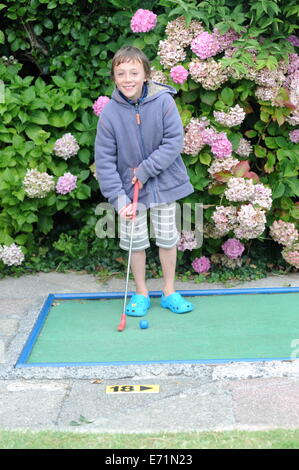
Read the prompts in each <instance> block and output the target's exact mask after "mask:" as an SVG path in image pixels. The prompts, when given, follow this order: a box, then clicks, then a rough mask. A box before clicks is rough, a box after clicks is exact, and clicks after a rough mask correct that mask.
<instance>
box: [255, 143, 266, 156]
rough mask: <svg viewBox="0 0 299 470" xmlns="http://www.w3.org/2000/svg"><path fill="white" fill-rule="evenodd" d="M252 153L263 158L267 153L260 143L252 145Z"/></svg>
mask: <svg viewBox="0 0 299 470" xmlns="http://www.w3.org/2000/svg"><path fill="white" fill-rule="evenodd" d="M254 154H255V155H256V156H257V157H258V158H265V156H266V155H267V150H266V149H265V148H264V147H261V146H260V145H254Z"/></svg>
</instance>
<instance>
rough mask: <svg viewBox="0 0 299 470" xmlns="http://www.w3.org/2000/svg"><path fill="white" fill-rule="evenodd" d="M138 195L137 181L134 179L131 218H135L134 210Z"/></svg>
mask: <svg viewBox="0 0 299 470" xmlns="http://www.w3.org/2000/svg"><path fill="white" fill-rule="evenodd" d="M138 196H139V182H138V180H137V181H136V183H135V185H134V194H133V207H132V209H133V216H132V219H133V220H134V219H135V218H136V210H137V203H138Z"/></svg>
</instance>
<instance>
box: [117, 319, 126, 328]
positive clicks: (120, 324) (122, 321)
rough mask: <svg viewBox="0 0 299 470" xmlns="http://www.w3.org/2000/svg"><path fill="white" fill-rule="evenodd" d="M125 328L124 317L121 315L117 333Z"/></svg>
mask: <svg viewBox="0 0 299 470" xmlns="http://www.w3.org/2000/svg"><path fill="white" fill-rule="evenodd" d="M125 327H126V315H123V316H122V318H121V320H120V323H119V325H118V328H117V329H118V331H123V330H124V329H125Z"/></svg>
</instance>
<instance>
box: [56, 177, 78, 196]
mask: <svg viewBox="0 0 299 470" xmlns="http://www.w3.org/2000/svg"><path fill="white" fill-rule="evenodd" d="M76 187H77V176H74V175H72V173H64V175H63V176H60V177H59V178H58V181H57V184H56V191H57V193H58V194H68V193H70V192H71V191H73V189H75V188H76Z"/></svg>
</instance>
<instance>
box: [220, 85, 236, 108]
mask: <svg viewBox="0 0 299 470" xmlns="http://www.w3.org/2000/svg"><path fill="white" fill-rule="evenodd" d="M220 96H221V99H222V101H223V102H224V103H225V104H227V105H228V106H232V104H233V102H234V92H233V90H232V89H231V88H229V87H224V88H223V89H222V91H221V94H220Z"/></svg>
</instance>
